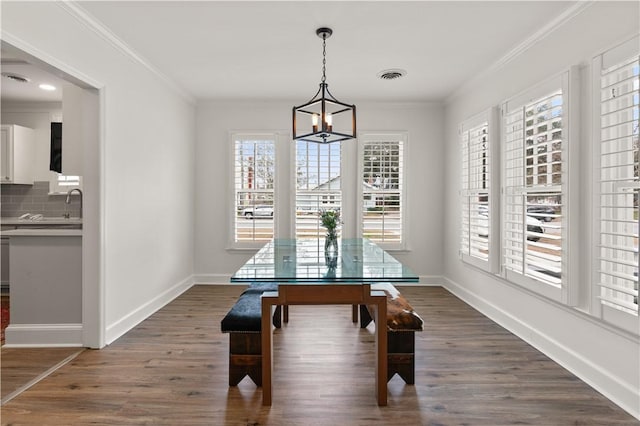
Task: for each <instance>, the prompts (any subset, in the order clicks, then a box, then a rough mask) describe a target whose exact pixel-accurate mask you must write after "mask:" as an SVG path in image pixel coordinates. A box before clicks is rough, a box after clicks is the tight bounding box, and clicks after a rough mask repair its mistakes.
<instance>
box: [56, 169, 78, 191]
mask: <svg viewBox="0 0 640 426" xmlns="http://www.w3.org/2000/svg"><path fill="white" fill-rule="evenodd" d="M50 173H51V178H50V180H49V193H50V194H66V193H67V192H69V191H71V190H72V189H74V188H78V189H82V176H71V175H62V174H60V173H56V172H50Z"/></svg>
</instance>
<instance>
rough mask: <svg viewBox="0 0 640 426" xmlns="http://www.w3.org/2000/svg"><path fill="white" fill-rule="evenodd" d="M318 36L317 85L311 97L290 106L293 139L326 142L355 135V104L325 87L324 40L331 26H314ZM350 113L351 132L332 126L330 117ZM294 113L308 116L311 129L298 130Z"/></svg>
mask: <svg viewBox="0 0 640 426" xmlns="http://www.w3.org/2000/svg"><path fill="white" fill-rule="evenodd" d="M316 34H317V35H318V37H320V38H321V39H322V80H321V82H320V87H319V89H318V91H317V92H316V94H315V95H314V96H313V98H311V100H310V101H309V102H307V103H305V104H303V105H300V106H294V107H293V139H294V140H300V141H308V142H315V143H321V144H329V143H333V142H340V141H344V140H348V139H355V137H356V106H355V105H350V104H347V103H344V102H340V101H339V100H338V99H336V98H335V96H333V95H332V94H331V92H330V91H329V85H328V84H327V82H326V80H327V76H326V40H327V38H329V37H330V36H331V34H333V31H332V30H331V28H325V27H323V28H318V29H317V30H316ZM349 113H350V114H351V133H346V132H345V131H337V130H334V126H333V118H334V117H335V116H337V115H340V114H343V115H348V114H349ZM298 114H301V116H309V118H310V119H311V122H312V123H313V124H312V126H311V132H309V133H304V134H300V135H299V134H298V123H297V119H298Z"/></svg>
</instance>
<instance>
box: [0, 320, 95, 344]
mask: <svg viewBox="0 0 640 426" xmlns="http://www.w3.org/2000/svg"><path fill="white" fill-rule="evenodd" d="M3 347H4V348H49V347H57V348H60V347H82V324H9V326H8V327H7V329H6V330H5V344H4V345H3Z"/></svg>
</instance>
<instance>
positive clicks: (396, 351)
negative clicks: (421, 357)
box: [387, 331, 415, 385]
mask: <svg viewBox="0 0 640 426" xmlns="http://www.w3.org/2000/svg"><path fill="white" fill-rule="evenodd" d="M387 342H388V345H389V348H388V350H387V372H388V373H387V381H389V380H391V378H392V377H393V375H394V374H398V376H400V377H401V378H402V380H404V381H405V383H406V384H408V385H413V384H414V383H415V332H413V331H397V332H395V331H389V332H387Z"/></svg>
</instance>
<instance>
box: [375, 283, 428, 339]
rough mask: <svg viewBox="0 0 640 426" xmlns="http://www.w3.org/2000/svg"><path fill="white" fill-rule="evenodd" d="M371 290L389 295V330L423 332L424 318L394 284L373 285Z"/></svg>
mask: <svg viewBox="0 0 640 426" xmlns="http://www.w3.org/2000/svg"><path fill="white" fill-rule="evenodd" d="M371 290H383V291H384V292H385V293H386V295H387V330H389V331H422V326H423V323H424V322H423V321H422V318H420V316H419V315H418V314H417V313H416V311H414V310H413V307H412V306H411V305H410V304H409V302H408V301H407V299H405V298H404V296H402V294H400V292H399V291H398V289H396V288H395V287H394V286H393V284H391V283H375V284H371Z"/></svg>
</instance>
